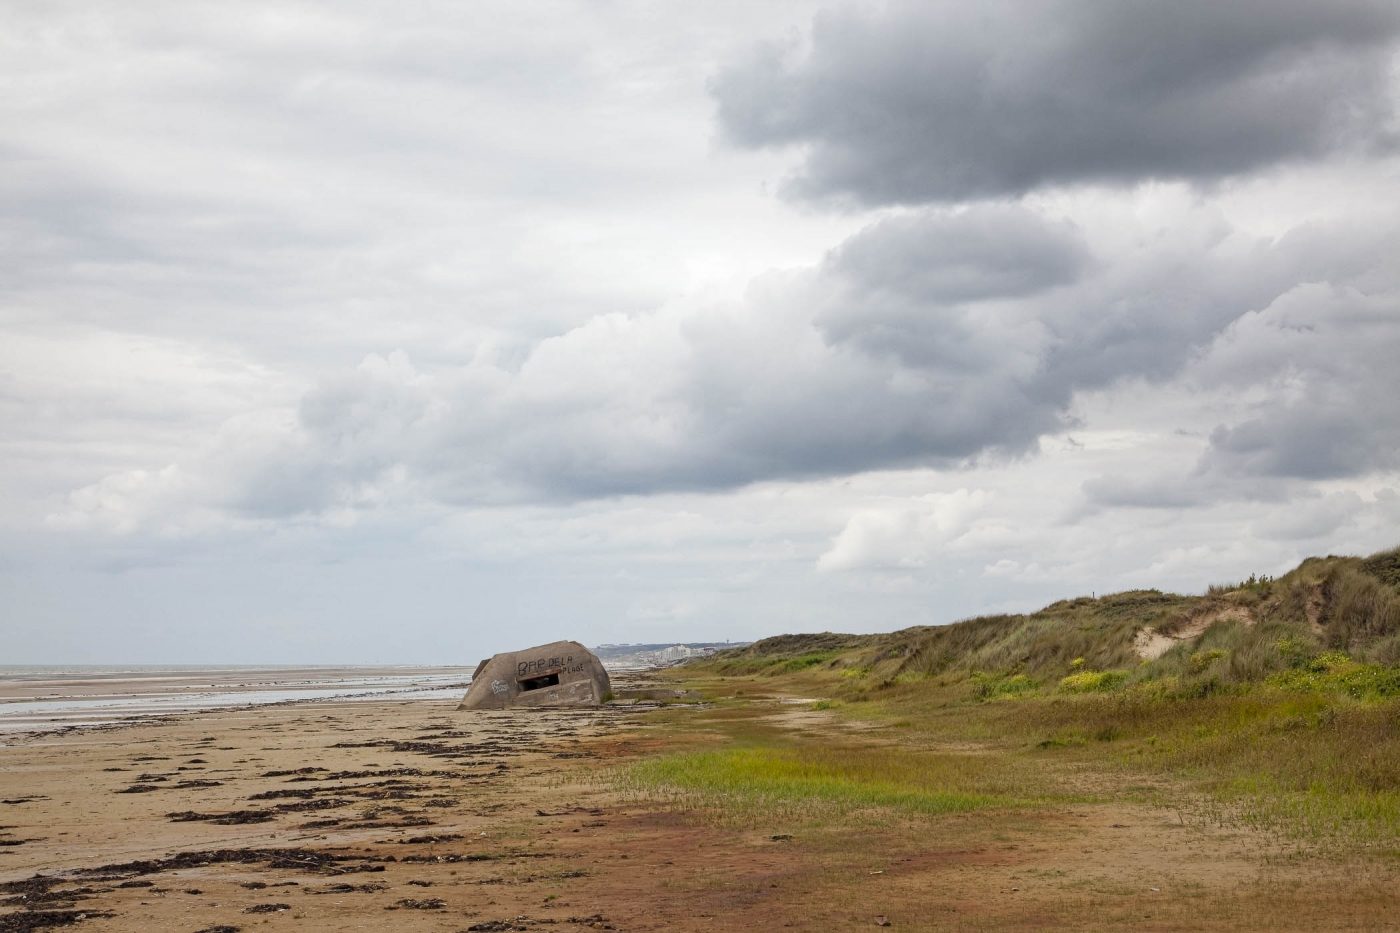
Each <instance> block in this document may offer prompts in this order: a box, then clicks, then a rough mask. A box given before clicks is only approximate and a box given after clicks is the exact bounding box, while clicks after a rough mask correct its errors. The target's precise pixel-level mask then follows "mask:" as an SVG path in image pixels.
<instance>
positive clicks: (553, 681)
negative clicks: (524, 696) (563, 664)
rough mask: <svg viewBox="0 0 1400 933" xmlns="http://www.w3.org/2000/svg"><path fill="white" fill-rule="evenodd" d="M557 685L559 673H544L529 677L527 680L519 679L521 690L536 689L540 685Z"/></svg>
mask: <svg viewBox="0 0 1400 933" xmlns="http://www.w3.org/2000/svg"><path fill="white" fill-rule="evenodd" d="M558 685H559V675H558V674H557V673H555V674H545V675H544V676H543V677H531V678H530V679H529V680H522V681H520V689H521V690H538V689H540V688H541V687H555V686H558Z"/></svg>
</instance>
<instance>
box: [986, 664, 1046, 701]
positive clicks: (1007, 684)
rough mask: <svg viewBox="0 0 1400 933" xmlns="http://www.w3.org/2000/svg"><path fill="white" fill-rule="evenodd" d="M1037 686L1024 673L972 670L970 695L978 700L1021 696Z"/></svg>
mask: <svg viewBox="0 0 1400 933" xmlns="http://www.w3.org/2000/svg"><path fill="white" fill-rule="evenodd" d="M1037 686H1039V685H1038V684H1037V683H1036V682H1035V681H1034V680H1032V679H1031V678H1029V677H1027V676H1026V675H1025V674H1011V675H1009V676H1007V675H997V674H984V673H982V672H981V671H973V672H972V695H973V696H974V697H976V698H977V699H979V700H995V699H997V698H998V697H1011V696H1021V695H1022V694H1026V693H1031V692H1033V691H1034V690H1035V689H1036V687H1037Z"/></svg>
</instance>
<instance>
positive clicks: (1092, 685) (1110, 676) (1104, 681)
mask: <svg viewBox="0 0 1400 933" xmlns="http://www.w3.org/2000/svg"><path fill="white" fill-rule="evenodd" d="M1127 679H1128V673H1127V671H1081V672H1080V673H1078V674H1070V675H1069V676H1068V677H1065V678H1062V679H1061V680H1060V689H1061V690H1064V691H1066V692H1069V693H1099V692H1102V691H1106V690H1112V689H1114V688H1115V687H1118V686H1120V685H1122V683H1123V682H1124V681H1126V680H1127Z"/></svg>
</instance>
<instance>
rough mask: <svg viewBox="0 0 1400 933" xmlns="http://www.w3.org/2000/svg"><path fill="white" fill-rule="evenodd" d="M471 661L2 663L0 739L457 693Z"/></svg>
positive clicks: (446, 696) (462, 688)
mask: <svg viewBox="0 0 1400 933" xmlns="http://www.w3.org/2000/svg"><path fill="white" fill-rule="evenodd" d="M469 674H470V668H462V667H452V668H447V667H417V666H379V667H347V666H334V667H332V666H315V665H260V666H235V665H225V666H218V665H215V666H196V665H89V664H69V665H57V666H36V665H0V744H4V743H5V740H6V738H7V737H9V738H11V739H14V738H16V737H17V735H18V734H20V733H33V732H48V731H53V730H60V729H69V728H85V727H96V726H109V725H112V724H119V723H131V722H139V721H141V720H148V719H154V718H159V717H162V716H169V715H172V714H177V713H189V712H195V711H198V710H207V709H224V708H231V707H246V706H261V705H264V704H268V703H292V702H298V701H309V700H316V701H323V702H344V703H354V702H361V701H366V700H381V699H385V698H393V699H405V700H409V699H423V700H428V699H442V700H445V699H450V698H454V697H460V696H461V695H462V694H463V692H464V691H465V690H466V688H467V684H468V683H469V681H470V677H469Z"/></svg>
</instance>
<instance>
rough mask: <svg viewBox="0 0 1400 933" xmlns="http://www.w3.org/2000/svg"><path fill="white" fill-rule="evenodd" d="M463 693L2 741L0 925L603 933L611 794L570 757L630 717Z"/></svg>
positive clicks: (602, 740)
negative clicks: (538, 708) (603, 845)
mask: <svg viewBox="0 0 1400 933" xmlns="http://www.w3.org/2000/svg"><path fill="white" fill-rule="evenodd" d="M455 706H456V703H455V701H423V700H418V701H397V702H395V701H382V700H380V701H367V702H357V703H349V704H347V703H318V702H306V703H296V704H289V705H280V706H266V707H259V708H252V709H242V710H236V711H206V712H202V713H198V714H190V715H186V716H180V717H173V718H170V719H167V720H164V721H160V722H155V723H151V724H143V725H134V726H123V727H116V728H109V729H103V730H83V731H73V732H68V733H65V734H60V735H50V736H39V737H30V738H27V739H22V740H19V742H18V744H16V745H13V746H11V747H8V748H4V749H0V800H3V803H0V930H3V931H10V930H28V929H42V928H44V925H45V924H53V925H58V924H65V923H68V922H72V921H75V920H77V918H78V917H79V915H82V917H83V919H82V920H80V921H77V922H79V923H80V924H81V926H80V928H81V929H84V930H89V929H90V930H151V931H167V930H172V931H173V930H179V931H195V930H211V929H212V930H221V931H227V930H230V929H233V928H240V929H258V930H277V929H302V930H306V929H314V930H368V929H380V928H386V927H387V928H390V929H395V930H463V929H469V928H471V927H472V926H473V925H476V926H477V928H478V929H508V928H511V927H512V926H525V925H532V924H535V923H540V922H545V921H551V922H552V923H550V924H548V925H555V926H557V925H558V924H564V925H565V928H568V927H569V926H574V927H578V928H595V929H596V928H607V927H608V925H610V924H612V921H611V920H610V919H605V918H603V917H602V916H600V915H599V908H598V904H597V903H596V901H594V900H593V899H590V897H589V896H588V881H587V879H588V878H589V876H590V875H592V874H593V873H595V872H596V871H597V870H598V861H599V857H600V854H599V852H598V848H597V845H596V840H597V838H598V837H599V836H600V835H601V834H603V833H605V832H606V823H605V821H604V820H602V819H600V816H601V815H602V811H601V810H598V809H597V808H596V807H595V806H594V805H593V802H592V800H593V798H594V797H598V796H600V795H602V794H603V791H601V790H600V789H598V788H597V787H595V786H592V785H589V784H586V783H585V784H583V785H574V784H570V783H569V782H568V781H566V780H564V779H563V778H562V777H561V769H560V765H561V763H564V762H567V761H568V760H570V759H572V758H576V757H584V756H597V755H599V754H605V753H606V746H607V744H608V743H609V742H615V741H616V740H617V739H618V737H619V736H621V735H622V734H623V733H625V732H635V731H636V730H637V728H638V727H639V723H638V722H636V720H637V719H638V718H639V717H638V712H637V711H636V710H635V709H629V708H625V707H624V708H621V709H606V710H576V711H564V710H553V711H542V712H530V711H518V712H498V713H482V712H473V713H470V714H464V713H458V712H457V711H456V709H455ZM607 857H608V858H609V859H613V860H618V859H621V860H626V859H627V858H628V855H627V854H626V853H620V852H609V853H608V855H607ZM35 875H39V876H41V877H39V878H37V879H36V878H35V877H34V876H35ZM483 924H484V926H483ZM493 924H494V925H493ZM502 924H505V925H502ZM630 928H635V926H633V927H630Z"/></svg>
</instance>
